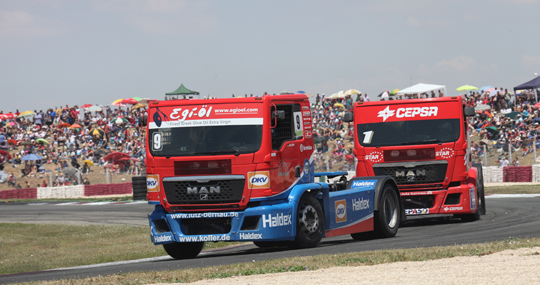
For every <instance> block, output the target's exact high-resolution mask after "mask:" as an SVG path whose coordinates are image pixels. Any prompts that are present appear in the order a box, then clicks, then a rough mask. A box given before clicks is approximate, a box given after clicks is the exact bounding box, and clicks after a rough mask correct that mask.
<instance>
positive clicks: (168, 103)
mask: <svg viewBox="0 0 540 285" xmlns="http://www.w3.org/2000/svg"><path fill="white" fill-rule="evenodd" d="M299 99H307V96H306V95H305V94H286V95H264V96H262V97H234V98H232V97H229V98H216V99H190V100H187V99H174V100H157V101H154V102H153V103H151V104H150V107H152V106H156V105H157V106H158V107H167V106H178V105H197V104H208V103H212V104H220V103H226V104H231V103H239V104H241V103H259V102H261V101H266V100H271V101H273V100H299ZM156 102H157V104H156Z"/></svg>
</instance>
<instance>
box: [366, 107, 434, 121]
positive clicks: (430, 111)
mask: <svg viewBox="0 0 540 285" xmlns="http://www.w3.org/2000/svg"><path fill="white" fill-rule="evenodd" d="M438 111H439V108H438V107H435V106H433V107H407V108H397V110H390V106H386V108H385V109H384V110H382V111H379V113H378V116H377V117H378V118H383V122H385V121H386V120H387V119H388V118H390V117H393V116H394V115H395V116H396V118H414V117H416V116H419V117H435V116H437V112H438Z"/></svg>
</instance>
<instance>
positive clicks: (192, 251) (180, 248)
mask: <svg viewBox="0 0 540 285" xmlns="http://www.w3.org/2000/svg"><path fill="white" fill-rule="evenodd" d="M203 246H204V242H173V243H167V244H164V245H163V248H164V249H165V251H166V252H167V254H168V255H170V256H171V257H172V258H174V259H189V258H195V257H196V256H197V255H199V253H200V252H201V250H202V248H203Z"/></svg>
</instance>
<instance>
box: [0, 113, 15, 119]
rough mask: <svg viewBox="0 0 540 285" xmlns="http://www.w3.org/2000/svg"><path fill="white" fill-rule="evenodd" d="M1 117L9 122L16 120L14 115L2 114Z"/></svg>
mask: <svg viewBox="0 0 540 285" xmlns="http://www.w3.org/2000/svg"><path fill="white" fill-rule="evenodd" d="M1 116H2V117H3V118H5V119H7V120H11V119H15V115H14V114H12V113H6V114H2V115H1Z"/></svg>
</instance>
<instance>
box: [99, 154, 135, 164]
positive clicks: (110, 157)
mask: <svg viewBox="0 0 540 285" xmlns="http://www.w3.org/2000/svg"><path fill="white" fill-rule="evenodd" d="M122 157H129V154H127V153H123V152H113V153H109V154H107V155H106V156H105V157H104V158H103V159H104V160H105V161H110V162H112V161H116V160H119V159H120V158H122Z"/></svg>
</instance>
